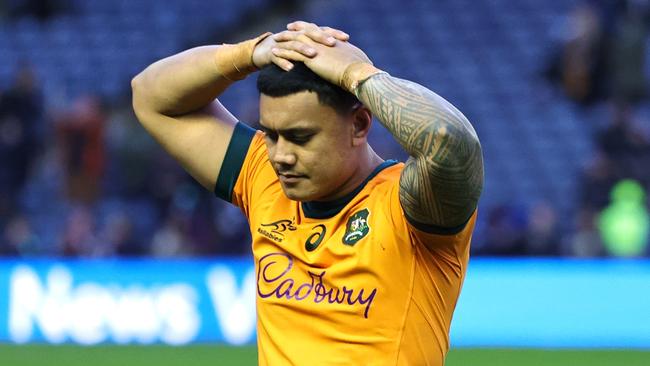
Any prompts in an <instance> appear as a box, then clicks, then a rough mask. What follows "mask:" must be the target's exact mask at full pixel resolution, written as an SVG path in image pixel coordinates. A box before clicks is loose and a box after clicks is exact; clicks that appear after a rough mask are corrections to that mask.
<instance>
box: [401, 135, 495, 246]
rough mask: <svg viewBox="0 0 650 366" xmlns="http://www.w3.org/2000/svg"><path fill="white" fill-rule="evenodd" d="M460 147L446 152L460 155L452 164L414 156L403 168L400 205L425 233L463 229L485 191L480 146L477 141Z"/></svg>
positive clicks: (465, 142) (464, 143) (442, 160)
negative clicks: (483, 189) (483, 190)
mask: <svg viewBox="0 0 650 366" xmlns="http://www.w3.org/2000/svg"><path fill="white" fill-rule="evenodd" d="M457 144H458V146H456V148H454V149H453V150H452V151H448V152H447V153H448V154H458V155H459V157H457V158H456V159H454V162H453V163H448V164H446V163H444V159H433V158H432V155H428V156H420V157H417V158H414V157H411V158H409V160H408V161H407V162H406V164H405V166H404V170H403V171H402V174H401V176H400V186H399V198H400V204H401V206H402V210H403V211H404V213H405V215H406V217H407V218H408V219H409V221H410V222H411V224H414V225H415V226H418V227H419V228H421V229H422V230H425V231H432V232H436V231H438V232H441V233H445V232H449V233H453V232H454V231H458V230H457V229H462V227H463V226H464V224H465V223H466V222H467V220H468V219H469V218H470V217H471V215H472V213H473V212H474V210H475V209H476V205H477V203H478V199H479V197H480V194H481V191H482V188H483V158H482V154H481V148H480V144H479V143H478V140H475V141H472V140H469V141H464V142H458V143H457ZM442 145H445V146H447V147H450V145H452V144H442ZM441 148H443V147H441ZM427 229H430V230H427Z"/></svg>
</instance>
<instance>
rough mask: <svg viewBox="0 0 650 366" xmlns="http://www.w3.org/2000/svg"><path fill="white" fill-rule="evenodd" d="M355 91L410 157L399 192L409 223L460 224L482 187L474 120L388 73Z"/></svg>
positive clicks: (441, 100) (461, 224)
mask: <svg viewBox="0 0 650 366" xmlns="http://www.w3.org/2000/svg"><path fill="white" fill-rule="evenodd" d="M355 92H356V94H357V96H358V97H359V99H360V100H361V101H362V102H363V103H364V104H365V105H366V106H367V107H368V108H369V109H370V110H371V111H372V112H373V114H374V115H376V116H377V117H378V118H379V120H380V121H381V123H382V124H383V125H384V126H385V127H386V128H387V129H388V130H389V131H390V132H391V133H392V134H393V136H394V137H395V139H396V140H397V141H398V142H399V143H400V145H402V147H403V148H404V149H405V150H406V151H407V152H408V153H409V155H410V158H409V160H408V161H407V162H406V166H405V168H404V171H403V172H402V176H401V178H400V191H399V193H400V202H401V204H402V208H403V210H404V212H405V213H406V215H407V217H408V218H409V219H410V221H414V222H415V223H416V224H425V225H432V226H436V227H438V228H443V229H453V228H461V227H462V226H463V225H464V224H465V222H467V220H468V219H469V217H470V216H471V215H472V213H473V212H474V210H475V208H476V204H477V202H478V199H479V196H480V194H481V190H482V188H483V158H482V154H481V145H480V143H479V140H478V137H477V136H476V132H475V131H474V129H473V128H472V125H471V124H470V123H469V121H468V120H467V119H466V118H465V116H463V115H462V113H460V112H459V111H458V110H457V109H456V108H455V107H454V106H452V105H451V104H450V103H449V102H447V101H446V100H444V99H443V98H442V97H440V96H438V95H437V94H435V93H434V92H432V91H430V90H429V89H427V88H425V87H423V86H421V85H419V84H416V83H413V82H411V81H408V80H402V79H398V78H395V77H392V76H390V75H388V74H384V73H380V74H375V75H374V76H371V77H370V78H369V79H367V80H366V81H364V82H363V83H361V85H359V86H358V87H357V88H356V89H355ZM452 231H453V230H452Z"/></svg>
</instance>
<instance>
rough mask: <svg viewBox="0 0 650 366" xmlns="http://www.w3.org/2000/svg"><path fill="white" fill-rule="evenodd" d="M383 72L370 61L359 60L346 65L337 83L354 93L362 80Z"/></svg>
mask: <svg viewBox="0 0 650 366" xmlns="http://www.w3.org/2000/svg"><path fill="white" fill-rule="evenodd" d="M382 73H385V72H384V71H382V70H380V69H378V68H376V67H375V66H373V65H372V64H371V63H368V62H364V61H360V62H354V63H352V64H350V65H348V66H347V67H346V68H345V71H344V72H343V75H342V76H341V80H340V81H339V85H340V86H341V87H342V88H343V89H345V90H347V91H349V92H350V93H352V94H354V95H356V94H357V93H356V90H357V88H358V87H359V85H361V84H362V83H363V82H364V81H366V80H367V79H369V78H370V77H371V76H373V75H377V74H382Z"/></svg>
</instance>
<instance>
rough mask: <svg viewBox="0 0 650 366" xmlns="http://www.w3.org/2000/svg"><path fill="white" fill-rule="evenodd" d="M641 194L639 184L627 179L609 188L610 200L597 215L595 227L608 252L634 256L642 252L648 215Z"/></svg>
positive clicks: (649, 224) (649, 226)
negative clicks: (610, 189) (610, 192)
mask: <svg viewBox="0 0 650 366" xmlns="http://www.w3.org/2000/svg"><path fill="white" fill-rule="evenodd" d="M645 198H646V193H645V191H644V189H643V187H642V186H641V185H640V184H639V183H638V182H636V181H634V180H631V179H624V180H622V181H621V182H618V183H617V184H616V185H615V186H614V188H612V194H611V204H610V205H609V206H608V207H607V208H606V209H604V210H603V211H602V212H601V213H600V215H599V216H598V230H599V232H600V236H601V237H602V239H603V243H604V244H605V247H606V248H607V250H608V251H609V253H610V254H613V255H616V256H624V257H635V256H639V255H642V254H644V253H645V252H646V249H647V247H648V240H649V238H648V234H650V215H649V214H648V209H647V207H646V201H645Z"/></svg>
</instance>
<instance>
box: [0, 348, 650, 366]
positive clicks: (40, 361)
mask: <svg viewBox="0 0 650 366" xmlns="http://www.w3.org/2000/svg"><path fill="white" fill-rule="evenodd" d="M256 361H257V354H256V350H255V347H251V346H248V347H228V346H218V345H198V346H185V347H168V346H94V347H79V346H69V345H64V346H47V345H27V346H15V345H0V365H7V366H9V365H11V366H59V365H61V366H82V365H83V366H86V365H92V366H109V365H110V366H118V365H119V366H128V365H135V366H149V365H151V366H172V365H178V366H220V365H224V366H240V365H243V366H247V365H256V364H257V362H256ZM465 365H470V366H473V365H477V366H547V365H548V366H562V365H567V366H609V365H625V366H648V365H650V351H633V350H532V349H454V350H452V351H451V352H450V353H449V357H448V358H447V363H446V366H465Z"/></svg>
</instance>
